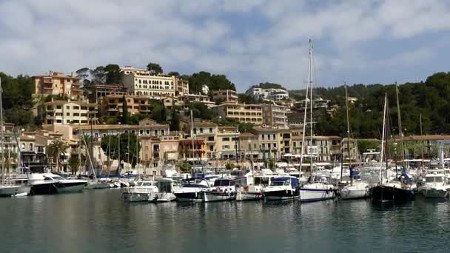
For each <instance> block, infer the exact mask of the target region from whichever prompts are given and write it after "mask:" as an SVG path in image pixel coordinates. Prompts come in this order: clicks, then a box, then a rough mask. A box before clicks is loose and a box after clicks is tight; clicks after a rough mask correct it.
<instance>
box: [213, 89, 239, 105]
mask: <svg viewBox="0 0 450 253" xmlns="http://www.w3.org/2000/svg"><path fill="white" fill-rule="evenodd" d="M211 96H212V99H213V101H214V102H216V101H219V102H229V103H237V102H238V96H237V93H236V91H235V90H214V91H212V92H211Z"/></svg>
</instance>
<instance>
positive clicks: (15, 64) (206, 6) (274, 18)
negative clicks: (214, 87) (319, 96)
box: [0, 0, 450, 90]
mask: <svg viewBox="0 0 450 253" xmlns="http://www.w3.org/2000/svg"><path fill="white" fill-rule="evenodd" d="M449 14H450V4H449V3H448V2H447V1H445V0H431V1H421V0H408V1H406V0H384V1H378V0H372V1H356V0H353V1H326V2H324V1H306V0H303V1H297V0H286V1H275V0H249V1H241V0H222V1H213V0H199V1H183V0H155V1H146V0H131V1H125V0H78V1H71V0H40V1H34V0H23V1H12V0H9V1H8V0H4V1H1V2H0V38H1V39H0V70H1V71H4V72H7V73H10V74H14V75H15V74H19V73H25V74H40V73H42V72H45V71H48V70H50V69H52V70H60V71H65V72H72V71H75V70H77V69H78V68H81V67H84V66H88V67H95V66H97V65H104V64H108V63H118V64H120V65H137V66H145V65H146V64H147V63H148V62H149V61H152V62H158V63H160V64H161V65H162V66H163V68H164V69H165V70H168V71H169V70H170V71H179V72H181V70H183V71H187V74H190V73H192V72H198V71H201V70H206V71H210V72H213V73H223V74H227V75H228V76H229V77H230V78H232V81H233V82H235V83H236V84H238V86H239V87H240V90H243V89H245V87H248V86H249V85H250V84H253V83H259V82H265V81H271V82H278V83H282V84H284V85H286V86H287V87H291V88H298V87H299V86H301V85H302V84H303V80H304V79H305V78H306V69H307V68H306V64H307V39H308V38H309V37H311V38H313V39H314V41H315V45H316V59H317V65H318V66H317V69H318V74H319V77H318V79H319V81H321V82H322V83H323V84H326V85H332V84H338V83H341V82H342V81H343V79H347V80H348V79H352V77H354V78H355V79H358V80H355V82H370V83H375V82H378V80H377V78H379V80H380V79H381V80H387V79H389V78H391V79H394V77H386V78H380V74H379V73H392V71H384V70H385V69H387V68H389V69H398V70H399V71H403V72H407V71H409V70H408V68H410V67H411V66H414V70H411V72H413V73H412V75H417V73H416V72H417V71H418V70H420V71H423V72H425V71H433V70H434V69H436V68H442V66H444V67H449V66H448V64H446V63H445V62H444V61H443V60H441V61H438V60H435V58H436V55H439V54H437V51H438V50H439V52H440V55H442V54H446V56H447V58H448V53H445V52H448V51H449V49H450V48H449V47H450V45H448V44H447V43H442V42H441V43H440V44H439V46H433V45H436V44H433V41H431V39H427V38H426V37H425V36H428V35H430V34H433V35H434V37H433V38H434V39H437V40H439V41H446V40H444V39H442V38H443V37H442V36H444V35H443V34H444V33H445V32H447V31H449V30H450V15H449ZM246 19H247V20H252V21H254V20H257V22H256V21H255V22H251V23H252V24H254V26H255V27H247V28H243V27H244V25H243V24H242V25H241V23H240V22H246ZM241 20H242V21H241ZM405 43H406V44H408V46H404V45H403V44H405ZM368 45H370V46H368ZM383 47H386V48H383ZM371 48H376V49H377V50H370V49H371ZM373 51H376V52H373ZM379 54H381V55H385V56H386V58H383V57H380V55H379ZM442 64H444V65H442ZM429 74H431V73H429ZM392 75H395V73H392Z"/></svg>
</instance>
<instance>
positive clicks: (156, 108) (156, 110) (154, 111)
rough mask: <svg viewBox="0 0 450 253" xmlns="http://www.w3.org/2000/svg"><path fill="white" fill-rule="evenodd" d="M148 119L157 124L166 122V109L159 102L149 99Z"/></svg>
mask: <svg viewBox="0 0 450 253" xmlns="http://www.w3.org/2000/svg"><path fill="white" fill-rule="evenodd" d="M149 104H150V111H151V113H150V118H151V119H153V120H154V121H156V122H157V123H166V122H167V109H166V107H165V106H164V104H163V103H162V102H161V101H160V100H156V99H150V101H149Z"/></svg>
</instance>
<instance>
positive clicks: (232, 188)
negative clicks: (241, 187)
mask: <svg viewBox="0 0 450 253" xmlns="http://www.w3.org/2000/svg"><path fill="white" fill-rule="evenodd" d="M234 199H236V182H235V181H234V180H233V179H229V178H218V179H216V181H214V186H213V187H211V189H210V191H205V192H204V193H203V202H213V201H226V200H234Z"/></svg>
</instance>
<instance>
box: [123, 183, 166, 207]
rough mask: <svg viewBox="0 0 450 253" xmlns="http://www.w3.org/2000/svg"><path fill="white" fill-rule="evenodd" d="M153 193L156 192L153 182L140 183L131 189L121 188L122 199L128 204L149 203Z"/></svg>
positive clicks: (156, 188)
mask: <svg viewBox="0 0 450 253" xmlns="http://www.w3.org/2000/svg"><path fill="white" fill-rule="evenodd" d="M155 192H158V187H157V186H156V183H155V181H140V182H136V185H135V186H133V187H126V188H123V189H122V197H123V199H124V200H125V201H128V202H141V201H149V200H150V198H151V196H154V195H152V194H154V193H155Z"/></svg>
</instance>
